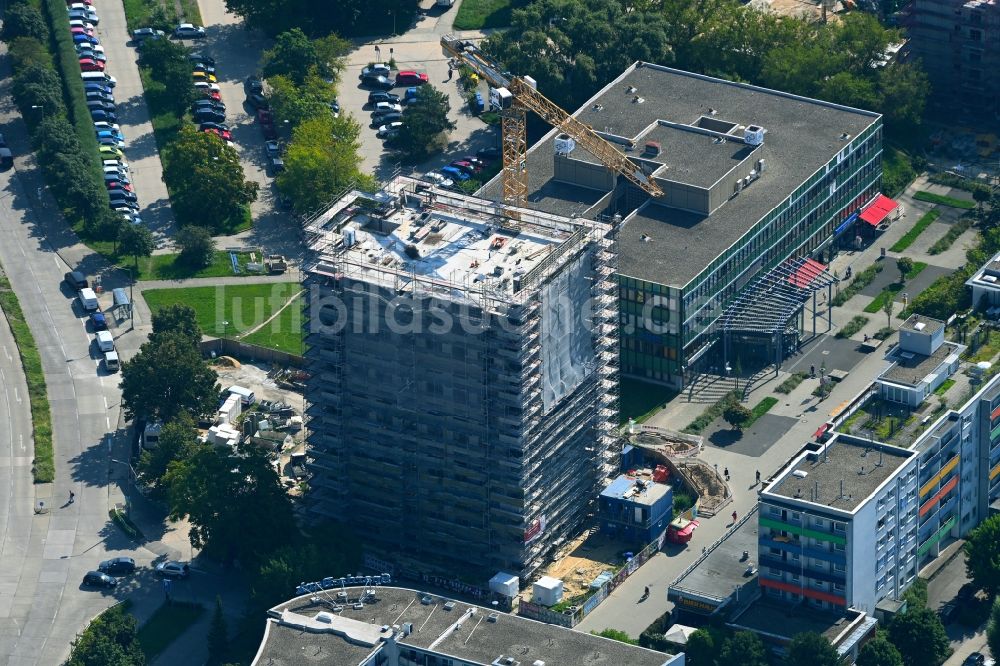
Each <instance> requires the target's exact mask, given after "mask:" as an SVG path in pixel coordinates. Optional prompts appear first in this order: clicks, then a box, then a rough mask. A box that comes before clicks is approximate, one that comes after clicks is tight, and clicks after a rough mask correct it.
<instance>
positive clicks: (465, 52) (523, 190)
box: [441, 35, 663, 207]
mask: <svg viewBox="0 0 1000 666" xmlns="http://www.w3.org/2000/svg"><path fill="white" fill-rule="evenodd" d="M441 50H442V51H443V52H444V54H445V55H446V56H448V57H449V58H454V59H456V60H458V61H459V62H460V63H462V64H464V65H466V66H468V67H469V68H470V69H472V71H474V72H475V73H476V74H478V75H479V76H481V77H483V78H484V79H486V81H487V83H489V85H490V87H491V88H492V89H493V90H491V93H490V101H491V103H492V104H494V105H495V106H499V107H500V109H501V116H500V122H501V126H500V127H501V134H502V151H501V152H502V155H503V172H502V173H503V178H502V180H503V198H504V201H505V202H506V203H507V204H508V205H510V206H515V207H523V206H525V204H526V200H527V196H528V165H527V152H528V139H527V112H528V111H529V110H530V111H533V112H535V113H536V114H538V115H539V116H540V117H541V118H542V120H544V121H545V122H547V123H548V124H549V125H551V126H552V127H555V128H557V129H559V130H560V131H561V132H563V133H565V134H566V135H568V136H570V137H571V138H573V140H574V141H576V143H577V144H579V145H580V146H581V147H583V148H585V149H586V150H587V151H589V152H590V153H591V154H592V155H593V156H594V157H596V158H597V159H598V160H600V162H601V163H602V164H603V165H604V166H606V167H607V168H609V169H611V170H612V171H615V172H616V173H619V174H621V175H622V176H624V177H625V178H627V179H628V180H629V181H631V182H632V183H633V184H635V185H636V186H637V187H639V188H641V189H642V190H643V191H645V192H646V193H648V194H649V195H650V196H654V197H659V196H663V191H662V190H661V189H660V188H659V186H658V185H657V184H656V183H655V182H654V181H653V180H651V179H650V178H649V177H648V176H647V175H646V174H645V173H644V172H643V171H642V169H641V168H640V167H639V166H638V165H636V164H635V163H633V162H632V161H631V160H629V158H628V157H626V156H625V154H624V153H622V152H621V151H620V150H618V149H617V148H616V147H615V146H614V145H613V144H612V143H611V142H609V141H607V140H605V139H604V138H603V137H601V136H599V135H598V134H597V133H596V132H595V131H594V129H593V128H592V127H590V126H589V125H587V124H585V123H582V122H580V121H579V120H577V119H576V118H574V117H573V116H571V115H570V114H568V113H566V112H565V111H563V110H562V109H561V108H559V106H557V105H556V104H554V103H553V102H552V101H551V100H549V99H548V98H547V97H545V95H543V94H542V93H540V92H538V89H537V88H536V86H535V85H534V81H533V80H531V79H530V78H528V77H520V76H512V75H511V74H510V73H508V72H505V71H504V70H503V67H502V66H501V65H500V64H499V63H497V62H496V61H494V60H493V59H492V58H490V57H489V56H487V55H486V54H484V53H483V52H482V51H481V50H480V49H479V48H478V47H476V46H475V45H474V44H473V43H472V42H469V41H464V40H460V39H458V38H457V37H455V36H454V35H445V36H443V37H442V38H441Z"/></svg>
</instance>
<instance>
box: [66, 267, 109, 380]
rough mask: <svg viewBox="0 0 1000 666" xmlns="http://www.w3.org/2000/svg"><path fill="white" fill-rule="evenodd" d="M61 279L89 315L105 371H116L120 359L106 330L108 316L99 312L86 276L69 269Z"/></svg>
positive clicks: (95, 296) (97, 303)
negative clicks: (73, 292) (74, 293)
mask: <svg viewBox="0 0 1000 666" xmlns="http://www.w3.org/2000/svg"><path fill="white" fill-rule="evenodd" d="M63 281H64V282H65V283H66V286H68V287H69V288H70V289H72V290H73V291H75V292H76V297H77V300H78V301H79V302H80V308H81V309H82V310H83V311H84V312H85V313H86V314H87V315H89V317H90V326H91V328H92V329H93V331H94V344H95V345H96V347H97V354H98V356H99V357H100V359H101V361H103V363H104V369H105V370H106V371H107V372H118V370H120V369H121V360H120V359H119V358H118V350H117V349H116V348H115V338H114V336H113V335H111V332H110V331H109V330H108V318H107V316H106V315H105V314H104V313H103V312H101V303H100V301H99V300H98V299H97V292H96V291H94V289H93V288H91V286H90V282H89V281H88V280H87V276H86V275H84V274H83V273H81V272H80V271H70V272H68V273H66V275H64V276H63Z"/></svg>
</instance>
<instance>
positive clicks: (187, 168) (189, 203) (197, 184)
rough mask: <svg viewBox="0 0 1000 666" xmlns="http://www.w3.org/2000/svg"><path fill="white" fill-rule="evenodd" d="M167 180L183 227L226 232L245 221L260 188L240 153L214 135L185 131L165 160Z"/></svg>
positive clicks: (172, 202) (174, 142)
mask: <svg viewBox="0 0 1000 666" xmlns="http://www.w3.org/2000/svg"><path fill="white" fill-rule="evenodd" d="M163 167H164V168H163V179H164V180H165V181H166V183H167V187H168V188H170V193H171V197H170V200H171V204H172V206H173V209H174V214H175V215H176V216H177V221H178V222H179V223H180V225H181V226H187V225H199V226H205V227H208V228H209V229H212V230H213V231H218V232H223V231H226V230H228V229H230V228H231V227H232V226H234V225H235V224H237V223H239V222H240V221H242V219H243V211H244V210H245V208H246V207H247V206H249V205H250V204H251V203H252V202H253V201H255V200H256V199H257V192H258V189H259V186H258V185H257V183H255V182H253V181H248V180H246V178H245V177H244V174H243V166H242V165H241V164H240V158H239V155H238V154H237V152H236V151H235V150H234V149H232V148H230V147H229V146H227V145H226V143H225V142H224V141H223V140H222V139H220V138H219V137H218V136H216V135H214V134H208V133H206V132H196V131H195V130H194V128H192V127H185V128H184V129H182V130H181V131H180V132H179V133H178V135H177V138H176V139H175V140H174V141H173V143H172V144H171V146H170V152H169V157H168V158H166V159H164V165H163Z"/></svg>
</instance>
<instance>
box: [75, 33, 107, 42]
mask: <svg viewBox="0 0 1000 666" xmlns="http://www.w3.org/2000/svg"><path fill="white" fill-rule="evenodd" d="M73 43H74V44H100V43H101V40H99V39H98V38H97V37H93V36H91V35H81V34H75V35H73Z"/></svg>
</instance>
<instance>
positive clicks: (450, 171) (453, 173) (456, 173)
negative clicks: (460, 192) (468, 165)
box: [438, 166, 469, 180]
mask: <svg viewBox="0 0 1000 666" xmlns="http://www.w3.org/2000/svg"><path fill="white" fill-rule="evenodd" d="M438 171H440V172H441V173H443V174H444V175H446V176H448V177H449V178H451V179H452V180H469V174H467V173H465V172H464V171H462V170H461V169H457V168H455V167H453V166H446V167H441V168H440V169H438Z"/></svg>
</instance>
